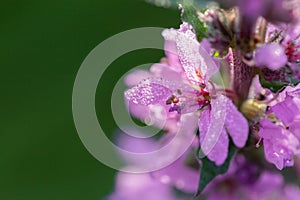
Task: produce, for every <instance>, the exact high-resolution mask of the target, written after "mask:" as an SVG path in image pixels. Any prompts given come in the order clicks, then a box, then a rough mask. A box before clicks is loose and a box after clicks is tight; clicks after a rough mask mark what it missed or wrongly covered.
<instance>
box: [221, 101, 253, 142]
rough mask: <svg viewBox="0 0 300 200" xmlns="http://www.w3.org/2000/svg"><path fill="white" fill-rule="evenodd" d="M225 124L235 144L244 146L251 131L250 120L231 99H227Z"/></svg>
mask: <svg viewBox="0 0 300 200" xmlns="http://www.w3.org/2000/svg"><path fill="white" fill-rule="evenodd" d="M225 124H226V128H227V131H228V133H229V135H230V136H231V138H232V140H233V143H234V144H235V146H237V147H239V148H242V147H244V146H245V144H246V141H247V139H248V133H249V128H248V127H249V126H248V122H247V120H246V119H245V117H244V116H243V115H242V113H240V112H239V111H238V109H237V108H236V106H235V105H234V104H233V103H232V101H231V100H229V99H228V101H227V113H226V121H225Z"/></svg>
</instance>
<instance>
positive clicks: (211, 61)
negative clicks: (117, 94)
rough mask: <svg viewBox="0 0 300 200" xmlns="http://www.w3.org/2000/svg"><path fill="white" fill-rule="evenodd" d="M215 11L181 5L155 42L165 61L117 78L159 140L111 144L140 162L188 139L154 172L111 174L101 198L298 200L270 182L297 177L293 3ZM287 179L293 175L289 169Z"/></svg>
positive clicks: (258, 1) (289, 188)
mask: <svg viewBox="0 0 300 200" xmlns="http://www.w3.org/2000/svg"><path fill="white" fill-rule="evenodd" d="M217 3H218V4H213V6H207V7H206V8H205V9H198V8H195V7H191V4H190V2H189V4H188V5H186V4H185V3H183V4H182V5H181V8H182V17H183V23H182V24H181V25H180V27H179V29H178V30H176V29H166V30H164V31H163V33H162V36H163V37H164V39H165V54H166V58H164V59H162V60H161V62H160V63H156V64H154V65H153V66H151V68H150V70H149V71H143V70H137V71H134V72H132V73H130V74H129V75H128V76H127V77H126V78H125V83H126V84H127V85H128V87H130V89H128V90H127V91H126V92H125V99H126V101H128V105H129V106H128V109H129V111H130V113H131V115H132V116H134V117H135V118H137V119H139V120H141V121H143V122H145V123H148V122H149V119H151V123H152V124H153V125H154V126H157V127H159V128H161V129H162V130H163V131H162V132H163V134H162V136H161V137H160V138H159V139H157V138H156V139H151V140H147V141H141V140H136V139H134V138H128V137H122V136H120V137H119V139H118V142H120V143H121V144H122V145H121V146H123V147H124V148H126V146H127V147H128V146H129V147H135V148H133V150H135V152H143V153H144V152H148V151H151V150H153V147H162V146H164V145H165V144H167V143H169V142H174V141H172V139H174V137H175V135H177V134H180V137H178V138H179V139H178V138H177V140H176V144H177V145H175V146H173V149H172V151H174V152H176V151H178V150H180V148H181V146H182V144H183V143H184V142H185V141H186V140H185V138H187V137H189V136H191V135H194V136H196V137H195V138H194V139H193V142H192V143H191V145H190V147H189V148H188V149H187V150H186V151H184V152H183V153H182V155H181V157H180V158H179V159H178V160H176V161H175V162H174V163H172V164H171V165H169V166H167V167H165V168H163V169H160V170H158V171H155V172H149V173H148V174H135V175H132V174H125V173H119V174H118V177H117V186H116V188H115V192H114V193H113V194H112V195H111V196H109V198H108V199H110V200H114V199H125V200H127V199H128V200H134V199H140V198H141V197H142V198H144V199H163V200H167V199H172V200H174V199H175V200H176V199H188V198H189V194H200V193H201V195H200V197H199V198H201V199H202V198H205V199H208V200H213V199H246V200H248V199H249V200H251V199H291V200H292V199H299V198H300V190H299V188H298V187H297V186H295V185H293V184H292V183H285V182H284V181H283V177H282V175H280V174H279V173H278V171H279V170H282V169H283V168H285V167H293V166H295V167H296V168H297V167H298V169H299V164H297V163H299V161H298V160H299V159H300V85H299V84H298V83H299V82H300V21H299V20H298V18H299V17H300V1H299V0H274V1H272V0H251V1H250V0H226V1H217ZM216 5H218V6H216ZM192 11H195V12H192ZM186 14H189V15H191V16H190V17H188V18H186V17H184V16H185V15H186ZM186 19H193V20H191V21H189V20H186ZM195 19H196V20H198V21H196V22H195ZM199 31H201V34H200V33H199ZM204 33H205V34H204ZM203 35H205V37H202V36H203ZM141 134H142V133H141ZM121 135H122V134H121ZM139 147H141V148H139ZM176 155H177V154H176ZM172 156H175V154H172V152H169V153H168V155H161V158H159V159H158V158H154V159H153V160H152V161H151V163H150V162H149V161H146V162H145V161H140V162H142V164H143V165H147V164H149V165H153V163H156V162H157V163H159V162H161V159H163V158H164V157H172ZM125 159H126V158H125ZM137 162H138V161H137ZM140 164H141V163H140ZM128 167H136V166H128ZM276 168H277V169H276ZM298 171H299V170H298ZM290 173H294V174H293V176H294V177H297V176H298V173H297V169H296V170H294V171H293V172H290Z"/></svg>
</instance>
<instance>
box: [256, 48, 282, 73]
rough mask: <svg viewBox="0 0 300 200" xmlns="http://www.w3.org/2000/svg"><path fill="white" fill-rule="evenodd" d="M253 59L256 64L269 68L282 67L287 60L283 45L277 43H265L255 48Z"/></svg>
mask: <svg viewBox="0 0 300 200" xmlns="http://www.w3.org/2000/svg"><path fill="white" fill-rule="evenodd" d="M254 60H255V63H256V66H258V67H268V68H269V69H271V70H277V69H279V68H281V67H284V66H285V64H286V63H287V61H288V59H287V56H286V54H285V49H284V47H283V46H282V45H280V44H277V43H271V44H265V45H263V46H261V47H259V48H257V49H256V52H255V58H254Z"/></svg>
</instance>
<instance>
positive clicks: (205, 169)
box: [196, 142, 237, 196]
mask: <svg viewBox="0 0 300 200" xmlns="http://www.w3.org/2000/svg"><path fill="white" fill-rule="evenodd" d="M236 151H237V148H236V147H235V146H234V144H233V143H232V142H230V144H229V151H228V157H227V159H226V160H225V162H224V163H223V164H222V165H220V166H217V165H216V164H215V163H214V162H212V161H210V160H209V159H208V158H207V157H205V158H203V159H201V160H202V167H201V173H200V181H199V185H198V192H197V194H196V195H197V196H198V195H199V194H200V193H201V192H202V191H203V189H204V188H205V187H206V186H207V185H208V184H209V183H210V182H211V181H212V180H213V179H214V178H215V177H216V176H218V175H220V174H224V173H225V172H227V170H228V168H229V164H230V161H231V159H232V157H233V155H234V154H235V152H236Z"/></svg>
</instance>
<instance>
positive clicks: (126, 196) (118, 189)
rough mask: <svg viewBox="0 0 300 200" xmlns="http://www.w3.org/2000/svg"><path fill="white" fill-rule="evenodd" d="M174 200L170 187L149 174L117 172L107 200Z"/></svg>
mask: <svg viewBox="0 0 300 200" xmlns="http://www.w3.org/2000/svg"><path fill="white" fill-rule="evenodd" d="M141 198H142V199H144V200H153V199H157V200H176V199H177V197H176V196H175V194H174V193H173V192H172V188H171V187H169V186H168V185H166V184H162V183H160V182H159V181H158V180H156V179H153V178H152V177H151V176H150V174H128V173H122V172H120V173H118V175H117V179H116V186H115V190H114V192H113V193H112V194H111V195H110V196H109V197H108V198H107V200H120V199H122V200H140V199H141Z"/></svg>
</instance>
